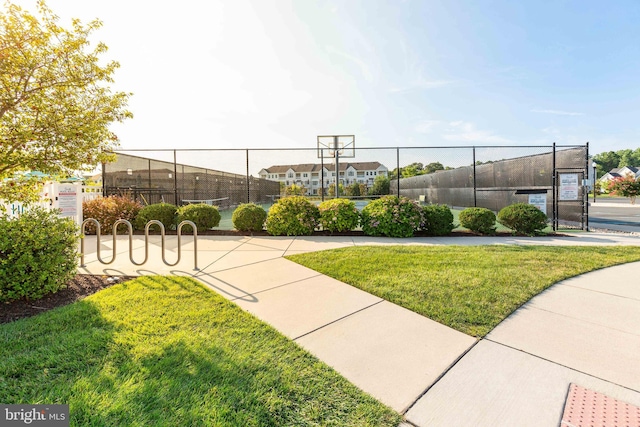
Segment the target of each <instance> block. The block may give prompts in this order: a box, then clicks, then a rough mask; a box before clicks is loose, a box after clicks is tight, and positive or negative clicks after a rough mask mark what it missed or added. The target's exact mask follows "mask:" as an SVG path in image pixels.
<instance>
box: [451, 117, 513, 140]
mask: <svg viewBox="0 0 640 427" xmlns="http://www.w3.org/2000/svg"><path fill="white" fill-rule="evenodd" d="M442 138H444V139H445V140H447V141H457V142H472V143H483V144H509V143H512V141H510V140H509V139H507V138H503V137H501V136H498V135H494V134H493V133H492V132H489V131H486V130H479V129H476V127H475V125H474V124H473V123H469V122H463V121H455V122H450V123H449V128H448V129H447V133H445V134H443V135H442Z"/></svg>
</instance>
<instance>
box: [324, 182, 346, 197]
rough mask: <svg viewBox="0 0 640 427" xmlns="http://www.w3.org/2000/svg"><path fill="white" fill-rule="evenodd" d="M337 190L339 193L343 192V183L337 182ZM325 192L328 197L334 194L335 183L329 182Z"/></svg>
mask: <svg viewBox="0 0 640 427" xmlns="http://www.w3.org/2000/svg"><path fill="white" fill-rule="evenodd" d="M338 191H340V194H344V185H342V184H338ZM327 194H328V195H329V196H330V197H335V196H336V184H329V188H328V189H327Z"/></svg>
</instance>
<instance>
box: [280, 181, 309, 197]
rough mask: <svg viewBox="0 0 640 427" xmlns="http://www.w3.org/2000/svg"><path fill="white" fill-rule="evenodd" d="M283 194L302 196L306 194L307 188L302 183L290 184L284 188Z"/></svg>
mask: <svg viewBox="0 0 640 427" xmlns="http://www.w3.org/2000/svg"><path fill="white" fill-rule="evenodd" d="M284 194H285V196H304V195H305V194H307V189H306V188H304V185H298V184H291V185H290V186H288V187H287V188H286V189H285V190H284Z"/></svg>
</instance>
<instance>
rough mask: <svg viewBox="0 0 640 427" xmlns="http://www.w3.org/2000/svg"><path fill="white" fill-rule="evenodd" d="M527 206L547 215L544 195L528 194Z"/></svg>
mask: <svg viewBox="0 0 640 427" xmlns="http://www.w3.org/2000/svg"><path fill="white" fill-rule="evenodd" d="M529 204H530V205H533V206H535V207H536V208H538V209H540V210H541V211H542V212H544V214H545V215H546V214H547V195H546V194H529Z"/></svg>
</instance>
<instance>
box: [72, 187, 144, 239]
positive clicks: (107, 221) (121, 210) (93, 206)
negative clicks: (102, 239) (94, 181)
mask: <svg viewBox="0 0 640 427" xmlns="http://www.w3.org/2000/svg"><path fill="white" fill-rule="evenodd" d="M141 209H142V205H141V204H140V203H138V202H136V201H134V200H131V199H130V198H129V197H127V196H115V195H113V196H109V197H99V198H97V199H93V200H88V201H86V202H82V214H83V218H84V219H87V218H93V219H96V220H98V222H99V223H100V233H101V234H111V232H112V228H113V224H114V223H115V222H116V221H117V220H119V219H126V220H127V221H129V222H131V223H133V222H134V220H135V218H136V216H138V213H139V212H140V210H141ZM126 231H127V226H126V225H124V224H120V225H119V226H118V233H123V232H126ZM85 233H86V234H95V233H96V227H95V226H94V225H93V224H92V223H87V226H86V227H85Z"/></svg>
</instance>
